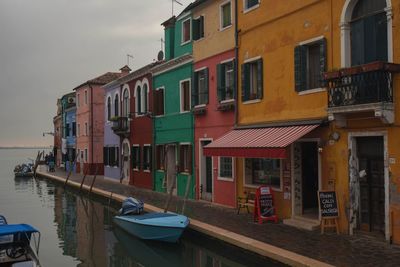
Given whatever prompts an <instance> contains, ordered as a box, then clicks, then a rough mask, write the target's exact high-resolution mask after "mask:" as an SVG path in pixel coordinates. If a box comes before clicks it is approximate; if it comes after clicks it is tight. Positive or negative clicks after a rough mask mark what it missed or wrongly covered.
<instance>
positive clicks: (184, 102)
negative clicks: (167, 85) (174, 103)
mask: <svg viewBox="0 0 400 267" xmlns="http://www.w3.org/2000/svg"><path fill="white" fill-rule="evenodd" d="M187 111H190V80H186V81H181V112H187Z"/></svg>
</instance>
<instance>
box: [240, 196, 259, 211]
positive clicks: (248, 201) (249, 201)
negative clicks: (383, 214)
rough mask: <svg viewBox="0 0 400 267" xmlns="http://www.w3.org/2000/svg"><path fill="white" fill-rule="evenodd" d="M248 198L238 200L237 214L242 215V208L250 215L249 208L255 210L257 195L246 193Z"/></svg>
mask: <svg viewBox="0 0 400 267" xmlns="http://www.w3.org/2000/svg"><path fill="white" fill-rule="evenodd" d="M244 193H245V194H246V197H238V198H237V214H239V213H240V210H241V209H242V208H245V209H247V213H250V210H249V207H252V208H254V204H255V199H256V194H255V193H254V192H244Z"/></svg>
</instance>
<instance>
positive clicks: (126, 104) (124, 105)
mask: <svg viewBox="0 0 400 267" xmlns="http://www.w3.org/2000/svg"><path fill="white" fill-rule="evenodd" d="M129 112H130V110H129V91H128V89H125V90H124V94H123V100H122V115H123V116H124V117H128V115H129Z"/></svg>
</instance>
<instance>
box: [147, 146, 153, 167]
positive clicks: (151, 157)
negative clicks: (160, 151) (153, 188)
mask: <svg viewBox="0 0 400 267" xmlns="http://www.w3.org/2000/svg"><path fill="white" fill-rule="evenodd" d="M151 148H152V147H151V146H149V150H148V153H149V170H151V171H152V170H153V164H152V163H153V153H152V149H151Z"/></svg>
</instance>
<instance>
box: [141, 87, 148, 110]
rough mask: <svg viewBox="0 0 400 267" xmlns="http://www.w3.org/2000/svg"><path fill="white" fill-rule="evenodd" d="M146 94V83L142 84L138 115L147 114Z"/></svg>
mask: <svg viewBox="0 0 400 267" xmlns="http://www.w3.org/2000/svg"><path fill="white" fill-rule="evenodd" d="M147 93H148V86H147V83H143V88H142V98H141V101H142V104H141V105H140V108H141V109H140V113H142V114H145V113H146V112H147V103H148V102H147Z"/></svg>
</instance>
